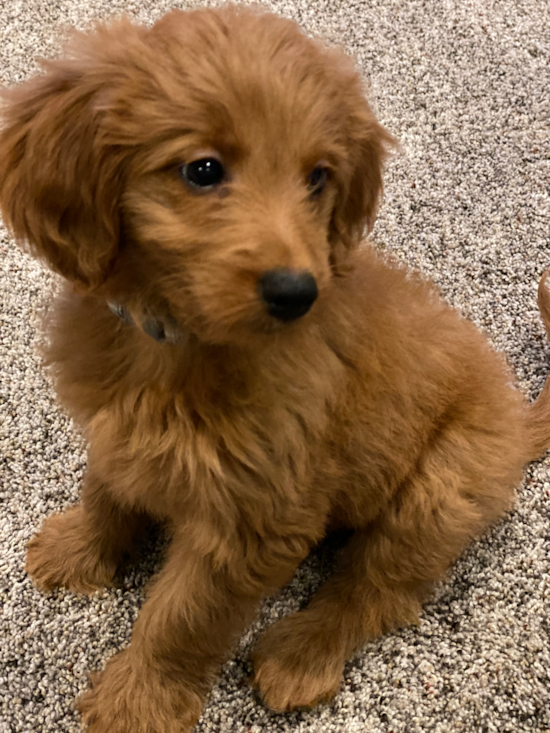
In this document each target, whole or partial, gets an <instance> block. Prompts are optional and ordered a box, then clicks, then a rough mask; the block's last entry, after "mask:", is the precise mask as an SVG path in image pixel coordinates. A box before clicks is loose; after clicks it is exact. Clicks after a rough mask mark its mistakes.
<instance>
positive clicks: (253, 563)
mask: <svg viewBox="0 0 550 733" xmlns="http://www.w3.org/2000/svg"><path fill="white" fill-rule="evenodd" d="M249 39H254V42H253V43H252V44H251V43H249ZM4 116H5V125H4V129H3V132H2V133H1V137H0V202H1V205H2V210H3V212H4V216H5V219H6V222H7V223H8V225H9V226H10V227H11V229H12V231H13V233H14V235H15V236H16V238H17V239H19V240H26V241H28V243H29V244H30V247H31V249H32V251H33V252H34V253H35V254H36V255H38V256H40V257H42V258H44V259H45V260H47V261H48V262H49V263H50V264H51V266H53V268H54V269H56V270H57V271H58V272H60V273H61V274H62V275H63V276H64V277H65V278H67V280H68V281H69V283H71V285H70V286H69V287H68V288H67V292H66V294H65V295H64V297H63V298H61V299H60V300H59V302H58V304H57V310H56V316H55V319H54V321H53V323H52V324H51V328H50V337H51V344H50V347H49V360H50V362H51V364H52V365H53V369H54V371H55V374H56V377H57V388H58V393H59V397H60V399H61V400H62V401H63V402H64V404H65V405H66V406H67V408H68V409H69V410H70V411H71V412H72V414H74V415H75V416H76V417H77V418H78V419H79V420H80V421H81V422H82V424H83V425H84V426H85V429H86V434H87V437H88V439H89V441H90V451H89V467H88V473H87V477H86V479H85V482H84V486H83V489H82V503H81V504H80V505H79V506H78V507H76V508H73V509H71V510H70V511H68V512H65V513H64V514H61V515H56V516H54V517H52V518H50V519H49V520H48V521H47V522H46V524H45V525H44V527H43V529H42V531H41V532H40V534H39V535H38V536H37V537H36V538H35V539H34V540H32V542H31V543H30V545H29V551H28V557H27V568H28V571H29V572H30V573H31V575H32V576H33V578H34V579H35V581H36V582H37V583H38V585H40V586H41V587H43V588H45V589H49V588H52V587H55V586H57V585H65V586H67V587H69V588H72V589H73V590H76V591H85V592H87V591H90V590H93V589H94V588H96V587H98V586H101V585H104V584H106V583H109V582H111V581H112V579H113V577H114V575H115V572H116V569H117V567H118V565H119V563H120V560H121V557H122V555H123V553H124V552H125V551H126V550H127V549H128V548H129V547H130V545H131V543H132V539H133V537H134V536H135V535H139V534H140V532H141V531H142V530H141V527H142V523H143V521H144V519H145V518H146V517H147V516H152V517H154V518H155V519H159V520H162V521H165V522H166V523H167V524H168V525H169V526H170V528H171V531H172V533H173V541H172V546H171V550H170V552H169V556H168V559H167V561H166V564H165V566H164V568H163V570H162V571H161V572H160V573H159V575H158V576H157V578H156V581H155V582H154V584H153V586H152V588H151V591H150V594H149V598H148V601H147V603H146V604H145V606H144V608H143V610H142V612H141V614H140V617H139V619H138V621H137V623H136V626H135V629H134V633H133V637H132V643H131V645H130V647H129V648H128V649H127V650H126V651H124V652H122V653H121V654H119V655H118V656H116V657H115V658H114V659H113V660H111V661H110V662H109V663H108V664H107V667H106V669H105V671H104V672H103V674H102V675H99V676H96V677H94V686H93V689H92V690H90V691H89V692H88V693H86V695H85V696H84V697H83V698H82V699H81V701H80V708H81V710H82V713H83V716H84V719H85V721H86V722H87V723H88V725H89V728H90V730H91V731H93V732H94V733H98V732H100V731H102V732H105V733H106V732H107V731H108V732H109V733H176V732H178V733H181V732H182V731H188V730H189V728H190V727H191V726H192V725H193V724H194V721H195V720H196V718H197V717H198V715H199V714H200V709H201V705H202V701H203V700H204V697H205V695H206V694H207V692H208V689H209V687H210V685H211V684H212V681H213V680H214V678H215V676H216V674H217V672H218V670H219V666H220V664H221V663H222V662H223V660H224V659H225V658H226V656H227V654H228V652H229V650H230V648H231V644H232V641H233V640H234V639H235V637H236V635H238V634H239V633H240V632H241V631H242V629H243V627H244V626H245V624H246V623H247V622H249V621H250V619H251V618H252V617H253V614H254V610H255V608H256V606H257V604H258V602H259V601H260V600H261V599H262V598H263V597H264V596H265V595H266V594H268V593H270V592H272V591H273V590H274V589H276V588H278V587H280V586H281V585H282V584H284V583H285V582H286V581H287V580H288V579H289V578H290V577H291V576H292V574H293V572H294V571H295V569H296V567H297V565H298V564H299V563H300V562H301V560H302V559H303V558H304V557H305V556H306V555H307V554H308V552H309V550H310V549H311V547H312V546H313V545H315V544H316V543H317V542H318V541H319V540H321V539H322V538H323V537H324V536H325V534H326V533H327V531H329V530H330V529H331V528H334V527H345V528H348V529H350V530H353V533H352V536H351V539H350V540H349V542H348V544H347V545H346V546H345V548H344V549H343V551H342V552H341V555H340V559H339V561H338V564H337V567H336V570H335V572H334V575H333V577H332V578H331V579H330V580H329V581H328V582H327V583H326V584H325V585H324V586H323V587H322V588H321V590H320V591H319V592H318V593H317V595H316V596H315V597H314V599H313V600H312V602H311V603H310V604H309V606H308V607H307V608H306V609H304V610H303V611H300V612H299V613H298V614H295V615H294V616H291V617H289V618H287V619H285V620H284V621H282V622H280V623H278V624H276V625H275V626H273V627H272V628H271V629H269V631H267V632H266V633H265V634H264V636H263V637H262V639H261V640H260V642H259V644H258V647H257V648H256V650H255V653H254V664H255V670H256V676H255V682H256V684H257V685H258V687H259V688H260V690H261V692H262V695H263V697H264V700H265V701H266V703H267V704H268V705H269V706H271V707H272V708H274V709H276V710H287V709H290V708H292V707H296V706H302V705H312V704H314V703H315V702H316V701H317V700H320V699H324V698H326V697H328V696H330V695H332V694H334V692H335V691H336V690H337V688H338V685H339V681H340V677H341V673H342V668H343V665H344V661H345V659H346V657H348V656H349V655H350V654H351V653H352V652H353V651H354V650H355V649H356V648H358V647H359V646H360V645H361V644H363V643H364V642H365V641H366V640H368V639H370V638H372V637H374V636H376V635H378V634H381V633H383V632H384V631H387V630H388V629H391V628H393V627H395V626H398V625H400V624H403V623H409V622H414V621H415V620H416V619H417V617H418V612H419V608H420V603H421V600H422V597H423V595H424V593H425V590H426V588H428V587H429V585H430V583H432V582H433V581H435V580H437V579H439V578H441V576H442V575H443V574H444V572H445V570H446V569H447V567H448V566H449V564H450V563H451V562H452V561H453V560H454V559H455V558H456V557H457V556H458V555H459V553H460V552H461V551H462V549H463V548H464V547H465V546H466V545H467V543H468V542H470V540H471V539H472V538H473V537H475V536H476V535H478V534H479V533H480V532H483V531H484V530H485V529H486V528H487V527H488V526H489V525H490V524H492V523H493V522H495V521H496V520H497V519H498V518H499V517H501V516H502V515H503V513H504V512H505V511H506V509H507V508H508V507H509V506H510V504H511V501H512V499H513V488H514V486H515V485H516V484H517V483H518V482H519V481H520V479H521V475H522V467H523V465H524V464H525V463H526V462H527V461H528V460H531V459H532V458H534V457H535V456H536V455H537V454H539V453H540V452H541V451H543V450H544V449H545V447H546V446H547V445H548V443H549V440H550V405H549V395H548V393H549V391H550V389H545V390H544V392H543V395H542V397H541V399H540V400H539V401H538V402H537V403H536V404H535V405H534V406H531V407H527V406H526V405H525V403H524V401H523V399H522V397H521V395H520V394H519V392H518V391H516V390H515V389H513V388H511V387H510V386H509V382H510V379H511V377H510V374H509V372H508V370H507V368H506V366H505V364H504V363H503V361H502V360H501V358H500V357H498V356H496V355H495V354H494V353H493V352H492V351H491V349H490V347H489V345H488V344H487V342H486V340H485V339H484V338H483V337H482V336H481V335H480V334H479V333H478V332H477V330H476V329H475V328H474V326H473V325H471V324H469V323H467V322H465V321H463V320H461V319H460V318H459V317H458V315H457V314H456V313H455V312H454V311H452V310H451V309H450V308H448V307H447V306H446V305H445V304H443V303H442V302H441V301H440V300H439V297H438V295H437V293H436V292H435V291H434V288H433V287H432V286H431V285H430V284H427V283H425V282H422V281H421V280H420V279H419V278H417V277H415V276H412V275H410V274H408V273H406V272H404V271H403V270H401V269H399V268H396V267H392V266H391V265H389V264H388V263H386V262H385V261H384V260H382V259H381V258H380V257H379V256H377V255H376V254H375V252H374V251H373V250H372V249H371V248H370V247H369V246H364V247H362V248H361V249H358V248H357V245H358V244H359V242H360V239H361V235H362V231H363V228H364V227H365V225H367V226H370V225H371V224H372V222H373V219H374V216H375V211H376V204H377V201H378V198H379V195H380V192H381V171H382V164H383V161H384V157H385V154H386V149H387V147H388V146H389V145H391V144H392V138H391V136H390V135H389V134H388V133H387V132H386V131H385V130H384V129H383V128H382V127H381V126H380V125H379V124H378V122H377V121H376V120H375V118H374V116H373V115H372V112H371V111H370V109H369V107H368V104H367V102H366V101H365V98H364V96H363V91H362V88H361V84H360V81H359V78H358V75H357V73H356V72H355V71H354V70H353V68H352V66H351V63H350V62H349V60H347V59H346V58H345V57H343V56H342V55H341V54H340V53H338V52H336V51H329V50H327V49H324V48H322V47H321V46H319V45H318V44H317V43H315V42H313V41H311V40H308V39H307V38H305V37H304V36H303V35H302V34H301V33H300V32H299V30H298V29H297V27H296V26H295V25H294V24H293V23H291V22H289V21H286V20H282V19H280V18H277V17H275V16H271V15H262V14H258V13H256V12H254V11H251V10H244V9H237V8H224V9H220V10H216V11H213V10H202V11H195V12H192V13H183V12H179V11H175V12H173V13H171V14H169V15H168V16H166V17H165V18H164V19H162V20H161V21H159V22H158V23H157V24H156V25H155V26H154V27H153V28H152V29H151V30H147V29H145V28H142V27H136V26H133V25H131V24H130V23H129V22H128V21H121V22H120V23H117V24H113V25H110V26H106V27H101V28H99V29H98V30H97V32H96V33H95V34H91V35H89V36H83V37H80V38H79V40H78V43H77V44H75V46H74V48H73V51H72V57H70V58H69V59H67V60H63V61H58V62H53V63H50V64H48V68H47V72H46V74H45V75H44V76H42V77H39V78H37V79H35V80H33V81H31V82H29V83H27V84H25V85H23V86H22V87H20V88H19V89H16V90H13V91H10V92H9V93H7V104H6V106H5V111H4ZM212 150H213V151H216V152H217V153H218V154H219V155H221V156H222V157H223V160H224V163H225V165H226V167H227V169H228V170H229V171H230V172H231V180H230V182H229V183H228V184H227V185H226V186H224V187H222V189H221V190H220V191H215V192H211V193H208V194H205V195H200V196H199V195H196V193H194V192H192V191H190V190H189V189H188V188H187V187H186V186H185V184H184V183H183V182H182V181H181V180H180V179H179V177H178V175H177V173H176V171H175V168H176V166H177V164H179V163H182V162H184V161H185V160H189V159H192V158H193V155H195V156H196V155H197V154H198V153H201V152H204V151H207V152H208V151H212ZM319 160H323V161H325V162H326V163H327V164H328V165H330V167H331V176H330V179H329V182H328V184H327V189H326V191H325V192H324V193H323V194H322V196H321V197H320V198H319V199H318V200H317V201H312V200H311V198H310V197H309V196H308V193H307V189H306V186H305V180H306V177H307V175H308V174H309V172H310V171H311V169H312V168H313V167H314V166H315V165H316V163H317V162H318V161H319ZM274 267H293V268H298V269H308V270H310V271H311V272H312V273H313V274H314V276H315V278H316V280H317V283H318V285H319V290H320V296H319V299H318V301H317V302H316V303H315V304H314V306H313V308H312V310H311V312H310V313H308V314H307V315H306V316H304V317H303V318H301V319H299V320H298V321H296V322H294V323H286V324H283V323H279V322H275V321H274V320H273V319H272V318H270V317H269V316H268V315H267V314H266V312H265V310H264V307H263V306H262V303H261V302H260V299H259V297H258V294H257V281H258V278H259V277H260V276H261V275H262V274H263V273H264V272H265V271H266V270H269V269H271V268H274ZM75 286H76V291H77V292H75ZM107 300H115V301H117V302H123V303H125V304H127V305H128V307H129V308H130V310H131V312H132V313H133V315H134V317H135V319H136V320H137V321H138V322H139V321H140V319H141V318H142V317H143V314H144V313H146V312H152V313H154V314H155V316H158V317H159V318H161V319H162V318H167V317H168V316H169V315H170V316H172V317H174V318H175V319H176V322H177V323H178V325H179V327H180V328H181V329H182V330H183V331H184V334H185V338H184V339H183V341H182V342H181V343H179V344H174V345H168V344H164V345H161V344H156V343H155V342H154V341H152V340H151V338H150V337H149V336H147V335H146V334H145V333H143V331H142V330H140V329H139V328H137V327H129V326H127V325H125V324H123V323H122V322H121V321H119V320H117V319H116V317H115V316H114V315H112V314H111V312H110V311H109V309H108V308H107V305H106V301H107ZM549 302H550V295H549V293H548V290H547V289H546V288H544V287H542V288H541V295H540V303H541V311H542V313H543V315H544V316H545V318H546V322H547V325H548V313H550V307H549Z"/></svg>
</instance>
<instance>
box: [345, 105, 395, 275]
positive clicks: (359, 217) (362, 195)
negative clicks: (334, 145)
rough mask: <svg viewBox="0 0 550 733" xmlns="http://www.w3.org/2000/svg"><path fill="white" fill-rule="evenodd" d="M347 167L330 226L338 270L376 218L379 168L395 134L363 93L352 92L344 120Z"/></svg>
mask: <svg viewBox="0 0 550 733" xmlns="http://www.w3.org/2000/svg"><path fill="white" fill-rule="evenodd" d="M347 132H348V136H349V137H348V140H347V151H346V152H347V170H346V171H344V175H343V176H342V179H341V180H340V181H338V182H337V185H338V193H337V199H336V204H335V207H334V211H333V216H332V222H331V228H332V235H333V236H332V239H333V255H332V259H333V262H332V264H333V269H334V270H335V272H338V271H339V270H340V269H341V267H342V266H343V265H344V263H345V260H346V259H347V255H348V253H349V252H350V251H351V250H352V249H354V248H355V247H356V246H357V245H358V244H359V242H360V241H361V238H362V237H363V236H364V234H365V231H367V232H370V230H371V229H372V227H373V226H374V222H375V220H376V213H377V209H378V203H379V201H380V197H381V195H382V171H383V166H384V161H385V160H386V158H387V156H388V154H389V152H390V150H391V149H392V148H394V147H395V146H396V145H397V142H396V140H395V138H394V137H393V136H392V135H390V133H389V132H388V131H387V130H386V129H385V128H384V127H383V126H382V125H381V124H380V123H379V122H378V120H377V119H376V117H375V116H374V114H373V112H372V111H371V109H370V107H369V105H368V103H367V101H366V99H365V98H364V97H363V96H359V94H357V96H356V103H355V104H354V105H353V107H352V108H351V109H350V112H349V118H348V123H347Z"/></svg>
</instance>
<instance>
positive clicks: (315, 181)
mask: <svg viewBox="0 0 550 733" xmlns="http://www.w3.org/2000/svg"><path fill="white" fill-rule="evenodd" d="M327 179H328V170H327V169H326V168H323V167H322V166H317V167H316V168H314V169H313V170H312V171H311V173H310V174H309V176H308V179H307V187H308V189H309V193H310V195H313V196H316V195H318V194H320V193H322V191H323V189H324V187H325V185H326V182H327Z"/></svg>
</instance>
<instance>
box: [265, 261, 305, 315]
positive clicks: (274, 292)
mask: <svg viewBox="0 0 550 733" xmlns="http://www.w3.org/2000/svg"><path fill="white" fill-rule="evenodd" d="M258 294H259V296H260V298H261V300H262V302H263V303H264V304H265V307H266V309H267V312H268V314H269V315H270V316H272V317H273V318H276V319H277V320H279V321H284V322H287V321H295V320H297V319H298V318H301V317H302V316H304V315H305V314H306V313H307V312H308V311H309V310H310V308H311V306H312V305H313V303H314V302H315V301H316V300H317V296H318V294H319V291H318V288H317V282H316V280H315V278H314V277H313V275H312V274H311V272H309V271H308V270H290V269H288V268H277V269H274V270H268V271H267V272H265V273H264V274H263V275H262V277H261V278H260V280H259V281H258Z"/></svg>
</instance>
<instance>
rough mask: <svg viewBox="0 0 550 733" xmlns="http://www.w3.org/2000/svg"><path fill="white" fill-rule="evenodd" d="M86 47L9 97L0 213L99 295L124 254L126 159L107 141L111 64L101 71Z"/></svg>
mask: <svg viewBox="0 0 550 733" xmlns="http://www.w3.org/2000/svg"><path fill="white" fill-rule="evenodd" d="M80 41H81V42H82V44H83V46H84V48H85V49H86V50H85V51H84V53H83V54H82V57H81V58H76V59H69V60H66V61H55V62H47V63H45V64H44V65H45V67H46V73H45V74H44V75H43V76H39V77H37V78H35V79H32V80H31V81H29V82H27V83H25V84H23V85H22V86H20V87H18V88H16V89H12V90H8V91H5V92H3V94H2V96H3V109H2V117H3V125H2V130H1V132H0V208H1V209H2V212H3V216H4V219H5V222H6V224H7V226H8V227H9V228H10V229H11V231H12V232H13V234H14V235H15V238H16V239H18V240H20V241H26V242H28V245H29V246H30V249H31V252H32V253H33V254H35V255H37V256H39V257H42V258H44V259H46V260H47V261H48V262H49V264H50V265H51V267H52V268H53V269H54V270H56V271H57V272H58V273H60V274H61V275H63V276H64V277H66V278H68V279H69V280H71V281H73V282H75V283H78V284H80V285H82V286H84V287H85V288H94V287H97V286H98V285H99V284H101V282H102V281H103V280H104V279H105V277H106V275H107V272H108V270H109V266H110V264H111V262H112V261H113V259H114V257H115V255H116V252H117V248H118V243H119V227H120V223H119V198H120V195H121V191H122V185H123V180H122V179H123V175H122V170H121V167H122V157H121V155H120V153H117V150H116V148H115V147H113V146H109V145H108V144H107V143H106V142H105V141H104V140H102V136H101V117H102V112H101V110H100V109H99V108H98V105H97V103H96V102H97V97H98V95H101V93H102V90H103V89H105V88H106V87H107V86H108V83H109V81H108V75H107V74H106V73H105V71H106V68H107V66H108V65H107V64H104V73H103V74H102V73H100V72H99V71H98V70H97V69H95V68H94V59H93V53H92V52H91V51H92V49H91V48H90V47H89V46H88V47H87V46H86V44H87V37H84V36H81V37H80ZM86 54H87V56H86ZM90 57H92V58H90Z"/></svg>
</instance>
